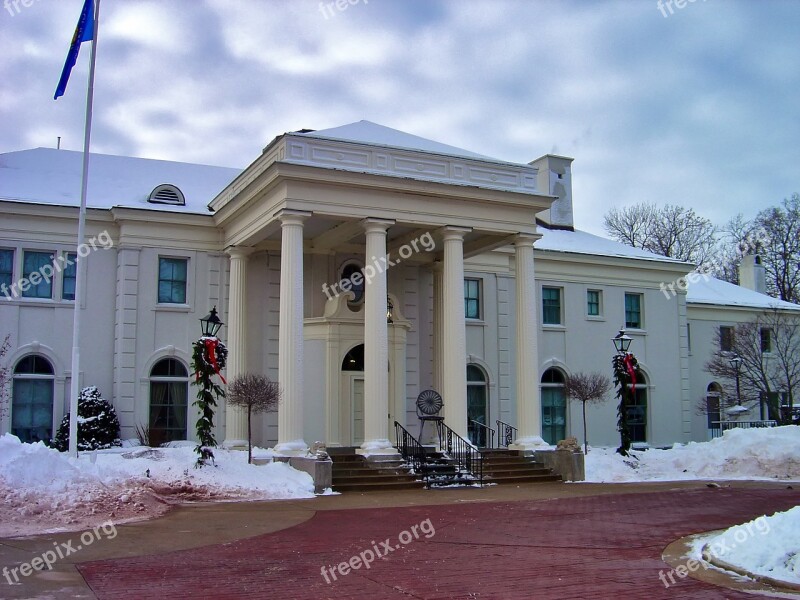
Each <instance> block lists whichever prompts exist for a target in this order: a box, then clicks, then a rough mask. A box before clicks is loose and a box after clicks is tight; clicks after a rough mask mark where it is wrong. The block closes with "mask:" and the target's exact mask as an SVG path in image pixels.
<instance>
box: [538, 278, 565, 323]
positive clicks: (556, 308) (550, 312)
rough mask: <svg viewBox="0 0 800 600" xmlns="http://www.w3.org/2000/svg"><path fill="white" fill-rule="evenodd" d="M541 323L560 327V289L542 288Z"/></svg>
mask: <svg viewBox="0 0 800 600" xmlns="http://www.w3.org/2000/svg"><path fill="white" fill-rule="evenodd" d="M542 323H544V324H545V325H561V288H551V287H543V288H542Z"/></svg>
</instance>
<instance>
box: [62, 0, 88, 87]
mask: <svg viewBox="0 0 800 600" xmlns="http://www.w3.org/2000/svg"><path fill="white" fill-rule="evenodd" d="M92 39H94V0H84V2H83V10H82V11H81V16H80V18H79V19H78V25H77V27H75V35H74V36H72V43H71V44H70V46H69V53H68V54H67V60H66V61H65V62H64V70H63V71H61V79H59V81H58V87H57V88H56V93H55V96H53V100H58V98H59V97H60V96H63V95H64V90H66V89H67V82H68V81H69V74H70V73H72V67H74V66H75V62H76V61H77V60H78V52H79V51H80V49H81V44H82V43H83V42H88V41H91V40H92Z"/></svg>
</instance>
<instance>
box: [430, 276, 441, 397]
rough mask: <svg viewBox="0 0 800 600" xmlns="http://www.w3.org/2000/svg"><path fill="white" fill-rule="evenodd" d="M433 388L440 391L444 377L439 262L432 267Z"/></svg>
mask: <svg viewBox="0 0 800 600" xmlns="http://www.w3.org/2000/svg"><path fill="white" fill-rule="evenodd" d="M432 271H433V389H434V390H436V391H437V392H439V393H440V394H441V393H442V389H443V388H442V385H443V381H444V377H443V375H442V369H443V368H444V367H443V362H444V359H443V357H444V323H443V319H444V298H443V293H442V292H443V290H442V288H443V287H444V269H443V268H442V263H441V262H436V263H435V264H434V265H433V267H432Z"/></svg>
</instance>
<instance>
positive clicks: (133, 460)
mask: <svg viewBox="0 0 800 600" xmlns="http://www.w3.org/2000/svg"><path fill="white" fill-rule="evenodd" d="M214 454H215V457H216V466H213V467H212V466H208V467H204V468H202V469H196V468H195V467H194V464H195V461H196V459H197V455H196V454H195V453H194V451H193V449H192V448H190V447H178V448H157V449H155V448H143V447H139V448H114V449H111V450H109V451H105V450H103V451H98V452H96V453H95V452H84V453H82V454H81V457H80V458H77V459H76V458H71V457H69V456H67V455H66V454H62V453H60V452H58V451H56V450H53V449H51V448H48V447H46V446H45V445H44V444H42V443H41V442H39V443H36V444H23V443H21V442H20V441H19V439H18V438H17V437H15V436H13V435H11V434H6V435H3V436H2V437H0V537H3V536H8V535H21V534H24V533H26V532H33V531H35V532H41V531H43V530H55V529H61V528H70V527H73V528H74V527H78V526H82V525H83V524H85V523H86V522H87V519H91V518H92V517H95V516H96V517H98V518H99V517H102V519H101V520H107V519H108V518H113V519H115V520H117V522H122V521H124V520H132V519H136V518H144V517H149V516H153V515H154V514H160V513H162V512H164V511H165V510H166V509H167V508H168V506H169V504H171V503H176V502H178V501H196V500H226V499H244V500H265V499H283V498H310V497H313V496H314V482H313V480H312V478H311V476H310V475H308V474H307V473H303V472H300V471H297V470H295V469H293V468H291V467H290V466H289V465H287V464H284V463H273V464H268V465H264V466H255V465H249V464H247V453H246V452H236V451H227V450H223V449H220V448H215V449H214Z"/></svg>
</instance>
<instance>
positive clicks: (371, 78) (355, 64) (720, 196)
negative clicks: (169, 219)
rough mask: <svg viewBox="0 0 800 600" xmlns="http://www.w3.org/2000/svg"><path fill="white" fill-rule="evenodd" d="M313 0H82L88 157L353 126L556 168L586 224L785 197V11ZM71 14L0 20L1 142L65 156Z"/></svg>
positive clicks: (10, 4) (790, 37) (798, 45)
mask: <svg viewBox="0 0 800 600" xmlns="http://www.w3.org/2000/svg"><path fill="white" fill-rule="evenodd" d="M23 1H24V3H25V4H29V6H27V7H26V6H25V5H24V4H23ZM329 1H330V0H326V2H325V4H322V3H320V2H319V0H158V1H155V0H150V1H148V0H103V2H102V5H101V15H100V20H101V24H100V38H99V50H98V60H97V82H96V89H95V117H94V123H93V138H92V151H94V152H103V153H108V154H123V155H132V156H140V157H146V158H160V159H168V160H176V161H184V162H199V163H206V164H214V165H222V166H231V167H244V166H246V165H247V164H249V163H250V162H251V161H252V160H254V159H255V158H256V157H257V156H258V155H259V153H260V152H261V149H262V148H263V147H264V146H265V145H266V144H267V143H269V141H270V140H271V139H272V138H274V137H275V136H276V135H279V134H281V133H283V132H285V131H293V130H297V129H301V128H310V129H324V128H328V127H334V126H337V125H342V124H345V123H349V122H353V121H358V120H360V119H368V120H370V121H375V122H378V123H381V124H383V125H387V126H389V127H394V128H397V129H402V130H404V131H408V132H410V133H413V134H416V135H421V136H424V137H428V138H432V139H435V140H437V141H441V142H444V143H447V144H452V145H455V146H460V147H463V148H467V149H469V150H473V151H476V152H479V153H482V154H487V155H490V156H495V157H497V158H500V159H504V160H509V161H515V162H528V161H530V160H532V159H534V158H537V157H538V156H541V155H542V154H546V153H548V152H551V153H558V154H562V155H567V156H571V157H574V158H575V162H574V163H573V179H574V196H575V212H576V224H577V225H578V226H579V227H581V228H583V229H586V230H589V231H592V232H595V233H601V232H602V215H603V214H604V213H605V212H606V211H607V210H608V208H609V207H611V206H624V205H629V204H634V203H637V202H642V201H652V202H656V203H658V204H664V203H677V204H681V205H684V206H691V207H693V208H694V209H695V210H696V211H697V212H698V213H700V214H702V215H704V216H706V217H708V218H710V219H712V220H713V221H715V222H718V223H723V222H725V221H726V220H727V219H728V218H729V217H731V216H733V215H734V214H736V213H739V212H741V213H744V214H745V216H752V215H754V214H755V212H756V211H757V210H758V209H759V208H762V207H765V206H769V205H774V204H777V203H779V202H780V201H781V200H782V199H783V198H785V197H788V196H789V195H791V194H792V192H795V191H800V118H798V117H800V115H799V114H798V113H799V112H800V110H798V107H799V106H800V68H798V63H799V62H800V42H798V40H800V37H798V31H800V2H798V1H796V0H783V1H778V0H758V1H752V0H685V1H684V0H677V1H678V2H680V3H681V5H682V8H678V7H677V5H676V4H675V2H676V0H670V2H669V4H667V2H666V0H662V2H664V3H663V4H662V5H661V6H662V8H659V6H658V5H657V0H626V1H618V2H603V1H591V2H590V1H587V0H581V1H577V0H576V1H570V0H548V1H541V0H347V1H345V0H340V3H339V6H344V7H345V8H344V10H339V9H338V8H337V7H336V4H334V3H331V4H328V2H329ZM82 4H83V0H16V2H15V0H5V5H4V6H3V7H2V8H0V82H2V83H0V152H10V151H14V150H21V149H26V148H32V147H37V146H48V147H55V145H56V139H57V136H61V137H62V147H63V148H67V149H73V150H80V149H81V148H82V143H83V114H84V108H85V97H86V80H87V73H88V59H89V46H88V44H84V47H83V48H82V50H81V55H80V57H79V59H78V64H77V66H76V68H75V70H74V71H73V74H72V78H71V79H70V83H69V87H68V88H67V93H66V95H65V96H64V97H62V98H60V99H59V100H58V101H54V100H53V92H54V90H55V87H56V83H57V82H58V78H59V75H60V73H61V69H62V66H63V62H64V58H65V56H66V53H67V48H68V46H69V42H70V39H71V37H72V33H73V31H74V28H75V23H76V21H77V18H78V15H79V13H80V9H81V6H82ZM15 6H16V8H15ZM665 15H666V16H665Z"/></svg>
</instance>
